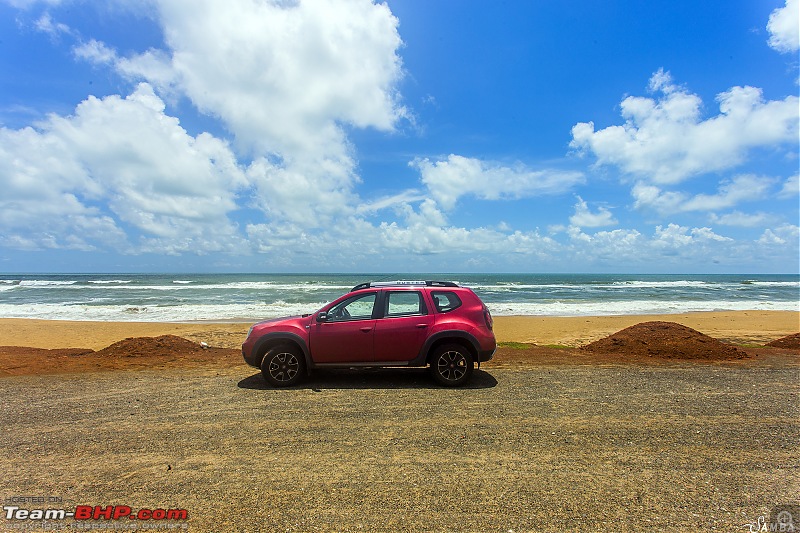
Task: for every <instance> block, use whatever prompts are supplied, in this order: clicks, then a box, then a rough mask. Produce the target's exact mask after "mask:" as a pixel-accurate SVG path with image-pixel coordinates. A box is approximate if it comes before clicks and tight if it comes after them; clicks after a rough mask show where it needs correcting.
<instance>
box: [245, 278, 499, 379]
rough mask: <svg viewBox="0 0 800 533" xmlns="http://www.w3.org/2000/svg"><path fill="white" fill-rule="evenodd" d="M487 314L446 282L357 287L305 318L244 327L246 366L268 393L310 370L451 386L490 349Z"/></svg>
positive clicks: (464, 290)
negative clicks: (380, 374) (412, 372)
mask: <svg viewBox="0 0 800 533" xmlns="http://www.w3.org/2000/svg"><path fill="white" fill-rule="evenodd" d="M496 346H497V345H496V343H495V338H494V333H493V332H492V315H491V314H490V313H489V310H488V309H487V308H486V306H485V305H484V304H483V302H482V301H481V299H480V298H478V296H477V295H476V294H475V293H474V292H472V290H471V289H469V288H467V287H461V286H459V285H457V284H456V283H452V282H449V281H393V282H372V283H362V284H361V285H357V286H355V287H353V289H352V290H351V291H350V292H349V293H347V294H345V295H344V296H342V297H340V298H338V299H336V300H334V301H333V302H331V303H329V304H328V305H326V306H325V307H323V308H322V309H320V310H319V311H317V312H316V313H313V314H310V315H303V316H296V317H289V318H276V319H274V320H266V321H264V322H259V323H258V324H255V325H254V326H253V327H251V328H250V331H249V332H248V334H247V339H246V340H245V341H244V344H243V345H242V355H243V356H244V360H245V361H246V362H247V364H249V365H251V366H254V367H256V368H260V369H261V373H262V374H263V375H264V379H266V380H267V382H269V383H271V384H272V385H274V386H276V387H282V386H289V385H294V384H296V383H297V382H298V381H300V380H301V379H302V378H303V377H304V376H305V375H307V374H308V373H310V372H311V371H312V370H314V369H317V368H351V367H390V366H392V367H421V366H428V365H429V366H430V369H431V373H432V374H433V377H434V378H435V379H436V381H438V382H439V383H440V384H442V385H445V386H451V387H454V386H459V385H463V384H464V383H466V382H467V381H468V380H469V379H470V376H471V375H472V369H473V366H474V364H475V363H476V362H477V363H478V366H480V363H481V362H483V361H488V360H489V359H491V358H492V356H493V355H494V351H495V348H496Z"/></svg>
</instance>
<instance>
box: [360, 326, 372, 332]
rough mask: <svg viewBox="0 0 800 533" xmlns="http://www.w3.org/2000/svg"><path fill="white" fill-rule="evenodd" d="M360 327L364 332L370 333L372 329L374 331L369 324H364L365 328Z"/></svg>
mask: <svg viewBox="0 0 800 533" xmlns="http://www.w3.org/2000/svg"><path fill="white" fill-rule="evenodd" d="M359 329H360V330H361V331H363V332H364V333H369V332H370V331H372V328H371V327H369V326H364V327H363V328H359Z"/></svg>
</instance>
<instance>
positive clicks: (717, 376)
mask: <svg viewBox="0 0 800 533" xmlns="http://www.w3.org/2000/svg"><path fill="white" fill-rule="evenodd" d="M796 361H797V358H796V356H794V357H777V356H773V357H770V358H766V359H762V360H760V361H758V362H757V363H747V364H742V363H729V364H728V363H726V364H690V363H685V364H683V363H681V364H672V365H669V364H667V365H644V364H641V365H639V364H632V365H622V364H599V365H598V364H595V365H543V366H531V367H528V368H518V369H510V368H492V367H487V368H485V369H484V370H481V371H479V372H477V373H476V375H475V380H474V382H473V384H472V386H471V387H469V388H464V389H457V390H450V389H443V388H438V387H436V386H434V385H433V382H432V381H431V380H430V378H429V376H428V375H427V374H426V373H425V372H424V371H413V370H412V371H408V370H381V371H371V372H366V371H362V372H345V371H340V372H336V373H323V374H319V375H318V376H316V377H314V378H313V379H312V380H311V381H309V382H306V383H305V384H304V385H303V386H301V387H299V388H294V389H287V390H275V389H271V388H268V387H266V386H265V385H264V383H263V381H262V379H261V377H260V376H259V375H258V374H257V373H256V372H255V371H254V369H252V368H249V367H246V366H243V365H236V366H223V367H219V366H206V367H200V368H192V369H181V368H177V369H165V370H161V371H153V370H144V371H119V372H103V373H100V372H98V373H86V374H61V375H44V376H11V377H5V378H3V379H2V381H1V382H0V385H1V386H2V392H1V394H2V403H0V417H1V418H0V419H2V421H3V422H2V426H3V427H2V436H0V439H1V440H2V450H3V453H2V455H1V456H0V469H1V470H2V472H3V473H2V476H0V480H1V481H0V497H2V498H3V499H7V498H10V497H16V496H23V497H30V496H35V497H47V498H62V499H63V504H62V506H63V507H65V508H67V509H69V508H71V507H74V506H75V505H82V504H86V505H92V506H95V505H99V506H107V505H127V506H130V507H132V508H133V509H138V508H150V509H156V508H163V509H186V510H187V511H188V514H189V520H188V522H186V523H183V522H177V523H172V525H173V526H183V525H187V526H188V529H189V531H254V532H255V531H393V532H394V531H468V532H479V531H480V532H484V531H486V532H492V531H497V532H506V533H507V532H509V531H514V532H522V531H648V532H650V531H742V530H744V531H747V524H751V523H755V522H757V520H758V517H759V516H769V513H770V510H771V509H772V508H773V506H775V505H776V504H786V503H797V502H798V500H800V453H798V452H800V449H799V448H800V445H799V444H798V438H797V436H798V435H799V434H800V417H798V414H800V413H798V393H799V392H800V387H799V386H798V375H799V372H798V366H797V364H796ZM26 506H27V507H29V508H32V507H36V505H34V504H23V505H22V506H21V507H26ZM40 507H41V506H40ZM101 523H103V521H101ZM106 523H107V522H106ZM123 524H127V526H128V527H132V525H133V524H137V525H138V522H126V523H123ZM147 524H151V525H152V524H153V523H152V522H148V523H147ZM161 525H162V526H164V525H169V524H166V523H162V524H161ZM12 526H14V524H13V523H12V522H10V521H7V520H0V529H3V528H6V529H9V528H10V527H12Z"/></svg>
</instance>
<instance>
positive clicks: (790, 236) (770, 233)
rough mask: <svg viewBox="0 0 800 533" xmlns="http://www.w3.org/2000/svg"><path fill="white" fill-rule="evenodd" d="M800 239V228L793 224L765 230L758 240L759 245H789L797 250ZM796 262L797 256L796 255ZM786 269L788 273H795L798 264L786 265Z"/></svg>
mask: <svg viewBox="0 0 800 533" xmlns="http://www.w3.org/2000/svg"><path fill="white" fill-rule="evenodd" d="M798 239H800V227H798V226H796V225H793V224H785V225H783V226H780V227H778V228H774V229H766V230H764V233H763V234H762V235H761V237H760V238H759V239H758V243H759V244H763V245H768V246H769V245H781V246H783V245H786V244H789V245H792V246H793V247H795V248H796V247H797V246H798ZM796 260H797V256H796V255H795V261H796ZM786 268H787V271H794V270H796V268H797V264H794V265H786Z"/></svg>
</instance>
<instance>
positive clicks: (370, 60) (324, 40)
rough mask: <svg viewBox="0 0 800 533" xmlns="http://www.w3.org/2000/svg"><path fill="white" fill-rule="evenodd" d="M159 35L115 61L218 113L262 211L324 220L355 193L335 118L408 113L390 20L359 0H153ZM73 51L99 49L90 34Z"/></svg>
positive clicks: (275, 216) (390, 124)
mask: <svg viewBox="0 0 800 533" xmlns="http://www.w3.org/2000/svg"><path fill="white" fill-rule="evenodd" d="M155 5H156V6H157V11H158V21H159V22H160V24H161V26H162V28H163V31H164V35H165V41H166V45H167V49H166V50H153V49H151V50H147V51H145V52H143V53H140V54H136V55H131V56H129V57H121V58H120V57H117V58H116V59H115V60H114V65H115V67H116V69H117V70H118V71H119V72H120V73H121V74H122V75H124V76H126V77H128V78H132V79H135V78H143V79H146V80H147V81H149V82H150V83H152V84H153V85H154V86H155V87H157V88H158V90H160V91H162V93H163V94H165V95H173V94H178V95H185V96H186V97H188V98H189V99H190V100H191V101H192V102H193V104H194V105H195V106H196V107H197V108H198V109H199V110H200V111H202V112H204V113H207V114H208V115H211V116H214V117H217V118H219V119H220V120H221V121H222V122H223V123H224V124H225V126H226V128H227V129H228V130H229V131H230V132H231V133H232V134H233V136H234V138H235V140H236V144H237V146H238V147H239V148H240V149H241V150H243V151H244V152H247V153H249V154H251V155H252V156H254V163H253V165H252V166H251V167H250V169H249V171H248V177H249V179H250V180H252V181H253V182H254V183H255V185H256V192H257V198H256V199H255V201H254V202H253V206H254V207H258V208H259V209H262V210H263V211H264V212H265V213H266V214H267V215H268V216H269V217H270V218H271V220H272V221H273V222H275V223H280V222H281V221H282V220H284V221H292V222H296V223H300V222H301V221H306V223H307V224H308V225H309V227H313V226H317V225H320V224H328V223H330V220H331V219H332V217H334V216H337V215H338V214H339V213H340V212H342V211H344V210H346V206H347V205H352V204H353V203H354V202H356V201H357V199H356V197H355V195H354V192H353V190H354V187H355V185H356V184H357V183H358V182H359V180H360V178H359V177H358V176H357V174H356V170H355V169H356V163H355V158H354V154H353V149H352V146H351V145H350V143H349V141H348V139H347V135H346V133H345V129H344V128H345V126H355V127H358V128H375V129H377V130H381V131H385V132H391V131H393V130H394V128H395V127H396V125H397V123H398V121H400V120H401V119H403V118H404V117H406V116H407V115H408V114H407V112H406V110H405V108H404V107H403V106H402V105H401V103H400V97H399V93H398V91H397V84H398V83H399V81H400V79H401V78H402V75H403V72H402V63H401V60H400V56H399V55H398V53H397V51H398V49H399V48H400V46H401V45H402V41H401V39H400V35H399V33H398V30H397V27H398V24H399V23H398V20H397V19H396V18H395V17H394V16H393V15H392V13H391V11H390V10H389V8H388V6H386V5H385V4H373V3H372V2H371V1H368V0H326V1H323V0H303V1H298V2H253V1H250V0H235V1H234V0H232V1H230V2H217V1H214V0H204V1H199V2H193V3H192V4H191V5H188V4H186V3H185V2H181V1H177V0H158V1H156V2H155ZM95 49H96V51H95V52H92V51H91V50H90V51H88V52H86V53H85V55H87V56H89V57H90V58H91V57H98V58H99V59H100V60H104V59H105V58H106V57H107V56H108V55H107V54H104V53H103V52H105V49H104V48H102V47H98V46H95Z"/></svg>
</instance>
